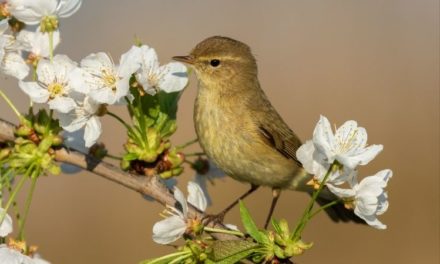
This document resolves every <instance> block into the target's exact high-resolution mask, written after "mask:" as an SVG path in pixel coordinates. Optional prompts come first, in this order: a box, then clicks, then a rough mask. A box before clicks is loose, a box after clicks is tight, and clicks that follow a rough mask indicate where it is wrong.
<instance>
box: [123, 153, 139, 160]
mask: <svg viewBox="0 0 440 264" xmlns="http://www.w3.org/2000/svg"><path fill="white" fill-rule="evenodd" d="M122 159H123V160H135V159H138V155H137V154H136V153H127V154H125V155H124V156H123V157H122Z"/></svg>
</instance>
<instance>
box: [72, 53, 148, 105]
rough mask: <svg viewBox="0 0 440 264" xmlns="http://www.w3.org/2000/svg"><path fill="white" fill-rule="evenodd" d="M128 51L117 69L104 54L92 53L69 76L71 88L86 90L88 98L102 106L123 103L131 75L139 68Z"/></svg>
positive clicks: (136, 61)
mask: <svg viewBox="0 0 440 264" xmlns="http://www.w3.org/2000/svg"><path fill="white" fill-rule="evenodd" d="M134 55H135V54H134V53H132V52H130V51H128V52H126V53H125V54H123V55H122V56H121V60H120V65H119V67H117V66H116V65H115V64H114V63H113V61H112V59H111V58H110V57H109V56H108V55H107V54H106V53H104V52H99V53H93V54H90V55H89V56H87V57H86V58H84V59H83V60H82V61H81V68H78V69H75V70H74V71H73V72H72V74H71V80H72V85H73V88H74V89H75V90H76V91H78V92H83V93H84V92H85V90H87V92H88V94H89V96H90V97H92V98H93V99H94V100H95V101H96V102H98V103H102V104H109V105H112V104H116V103H123V102H124V97H125V96H127V95H128V93H129V88H130V86H129V81H130V77H131V75H132V74H133V73H134V72H135V71H136V70H137V69H138V68H139V67H140V64H139V62H138V60H139V59H138V58H136V57H135V56H134Z"/></svg>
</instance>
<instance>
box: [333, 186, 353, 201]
mask: <svg viewBox="0 0 440 264" xmlns="http://www.w3.org/2000/svg"><path fill="white" fill-rule="evenodd" d="M327 188H328V189H329V190H330V191H331V192H332V193H334V194H335V195H336V196H338V197H340V198H349V197H354V196H355V195H356V192H355V191H354V190H353V189H343V188H338V187H335V186H333V185H332V184H327Z"/></svg>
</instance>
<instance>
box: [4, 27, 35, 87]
mask: <svg viewBox="0 0 440 264" xmlns="http://www.w3.org/2000/svg"><path fill="white" fill-rule="evenodd" d="M19 47H20V46H19V45H18V44H17V41H16V39H15V37H14V36H12V35H6V34H2V35H0V71H1V72H3V73H4V74H6V75H10V76H13V77H15V78H17V79H19V80H22V79H24V78H26V76H27V75H28V74H29V66H28V65H27V64H26V61H25V60H24V59H23V57H22V56H21V50H20V49H19Z"/></svg>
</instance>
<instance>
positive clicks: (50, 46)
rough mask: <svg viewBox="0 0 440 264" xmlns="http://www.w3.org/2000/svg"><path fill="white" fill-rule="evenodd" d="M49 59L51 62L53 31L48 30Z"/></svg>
mask: <svg viewBox="0 0 440 264" xmlns="http://www.w3.org/2000/svg"><path fill="white" fill-rule="evenodd" d="M49 59H50V62H51V63H53V31H49Z"/></svg>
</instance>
